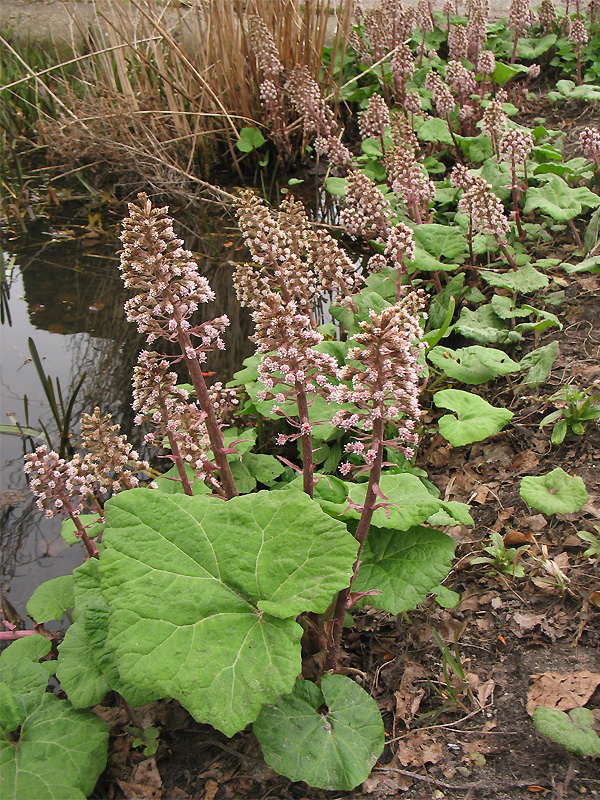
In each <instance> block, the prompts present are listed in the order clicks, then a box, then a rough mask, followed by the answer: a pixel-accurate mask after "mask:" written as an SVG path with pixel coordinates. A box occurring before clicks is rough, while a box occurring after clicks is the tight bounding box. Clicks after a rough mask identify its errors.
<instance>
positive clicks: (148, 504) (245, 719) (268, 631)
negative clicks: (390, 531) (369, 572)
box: [100, 489, 357, 736]
mask: <svg viewBox="0 0 600 800" xmlns="http://www.w3.org/2000/svg"><path fill="white" fill-rule="evenodd" d="M106 518H107V523H106V531H105V534H104V544H105V548H106V549H105V550H104V551H103V553H102V555H101V560H100V570H101V578H102V591H103V594H104V596H105V598H106V600H107V602H108V604H109V606H110V609H111V615H110V626H109V632H108V644H109V647H110V648H111V649H112V650H113V652H114V654H115V657H116V661H117V666H118V668H119V671H120V673H121V677H122V679H123V680H124V681H126V682H128V683H131V684H134V685H141V686H148V687H149V688H151V689H153V690H154V691H156V692H159V693H161V694H162V696H170V697H175V698H177V699H178V700H179V701H180V702H181V704H182V705H183V706H185V708H187V709H188V711H190V713H191V714H193V715H194V717H196V719H197V720H198V721H202V722H208V723H210V724H212V725H213V726H214V727H216V728H218V729H219V730H222V731H223V732H224V733H225V734H226V735H228V736H231V735H233V734H234V733H236V732H237V731H239V730H241V729H242V728H244V727H245V726H246V725H247V724H248V723H249V722H252V721H253V720H254V719H255V718H256V715H257V714H258V712H259V710H260V708H261V706H262V705H263V704H264V703H268V702H273V701H274V700H275V698H276V697H277V696H278V695H280V694H282V693H285V692H288V691H290V690H291V688H292V686H293V683H294V679H295V677H296V675H297V674H298V673H299V671H300V668H301V665H300V639H301V637H302V628H301V627H300V626H299V625H298V624H297V623H296V621H295V618H296V616H297V615H298V614H300V613H301V612H302V611H305V610H308V611H315V612H317V613H319V612H323V611H324V610H325V609H326V608H327V606H328V605H329V604H330V602H331V598H332V596H333V595H334V594H335V593H336V592H338V591H339V590H340V589H342V588H344V587H345V586H347V584H348V580H349V576H350V574H351V572H352V565H353V563H354V560H355V558H356V552H357V543H356V540H355V539H354V537H353V536H352V535H351V534H350V533H349V532H348V531H347V529H346V526H345V525H343V524H342V523H340V522H338V521H336V520H333V519H331V518H330V517H329V516H327V515H326V514H324V513H323V512H322V511H321V509H320V508H319V506H318V504H317V503H315V502H314V501H312V500H311V499H310V498H309V497H308V496H307V495H306V494H304V493H302V492H298V491H278V492H266V491H264V492H258V493H257V494H251V495H245V496H243V497H234V498H233V499H231V500H229V501H228V502H227V503H223V502H222V501H220V500H218V499H215V498H210V497H188V496H186V495H171V496H169V497H165V496H164V495H162V496H159V495H158V494H157V493H152V492H148V491H147V490H145V489H133V490H131V491H127V492H122V493H121V494H119V495H117V496H116V497H114V498H112V499H111V500H109V501H108V502H107V504H106ZM267 667H268V668H267Z"/></svg>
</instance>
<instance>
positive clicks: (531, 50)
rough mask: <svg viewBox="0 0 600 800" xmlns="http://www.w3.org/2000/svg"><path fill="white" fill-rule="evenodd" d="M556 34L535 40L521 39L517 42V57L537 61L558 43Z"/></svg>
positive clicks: (548, 34) (549, 34)
mask: <svg viewBox="0 0 600 800" xmlns="http://www.w3.org/2000/svg"><path fill="white" fill-rule="evenodd" d="M556 39H557V36H556V34H555V33H547V34H546V35H545V36H538V37H536V38H535V39H526V38H520V39H519V40H518V41H517V55H518V56H519V58H525V59H527V60H528V61H535V59H536V58H539V57H540V56H541V55H543V54H544V53H547V52H548V50H550V48H551V47H552V46H553V45H554V44H555V43H556Z"/></svg>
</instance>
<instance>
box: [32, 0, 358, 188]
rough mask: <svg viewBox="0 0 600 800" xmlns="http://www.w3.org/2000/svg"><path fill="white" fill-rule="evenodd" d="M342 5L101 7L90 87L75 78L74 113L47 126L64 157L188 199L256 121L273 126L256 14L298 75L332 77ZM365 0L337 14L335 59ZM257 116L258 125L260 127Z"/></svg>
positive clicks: (152, 2)
mask: <svg viewBox="0 0 600 800" xmlns="http://www.w3.org/2000/svg"><path fill="white" fill-rule="evenodd" d="M330 6H331V0H306V2H304V3H302V4H301V3H300V2H299V0H246V2H242V0H231V1H230V2H223V0H193V2H191V3H190V4H189V5H187V6H185V7H182V6H181V4H180V3H175V2H171V0H168V1H167V2H166V3H165V2H162V0H161V2H159V0H126V1H125V2H115V1H114V0H95V10H96V24H95V25H94V26H93V27H92V29H91V32H89V33H88V34H87V35H88V46H89V48H90V50H91V52H92V57H90V58H89V59H86V60H85V61H79V62H78V63H77V69H78V77H79V78H80V81H79V82H77V83H76V82H74V81H73V80H70V81H69V82H65V86H64V89H65V95H66V97H67V98H68V100H67V102H66V104H67V105H68V108H69V112H68V113H62V114H61V115H60V116H59V118H58V121H57V122H53V123H50V124H47V123H44V124H43V125H42V136H43V139H44V141H45V143H46V144H47V145H48V147H49V148H50V150H51V151H52V152H53V153H54V156H55V157H56V156H58V157H59V158H65V157H66V156H67V154H68V156H69V162H70V163H72V161H73V159H74V158H75V159H76V160H77V161H79V162H80V163H91V162H97V161H98V160H99V159H100V160H102V161H104V162H106V163H107V164H108V165H109V167H110V168H112V170H113V171H114V175H115V179H116V178H117V176H118V180H119V182H121V183H123V184H124V185H126V186H127V188H128V189H131V188H135V187H140V186H144V187H145V188H147V187H148V186H150V187H152V188H153V189H154V190H155V191H158V192H161V193H168V194H171V195H173V194H174V193H178V194H180V196H181V195H184V196H185V195H187V196H188V197H189V196H190V195H191V194H192V192H193V191H194V190H195V189H196V188H197V186H196V187H195V186H194V184H196V185H197V183H198V180H202V179H206V178H207V177H208V176H209V172H210V169H211V167H212V165H213V163H214V162H215V161H216V160H218V159H219V158H220V157H221V156H224V155H227V157H228V158H229V160H231V161H233V163H234V164H236V165H237V155H239V154H237V155H236V152H237V151H236V150H235V148H234V144H235V142H236V141H237V139H238V134H239V131H240V129H241V128H242V127H244V126H246V125H248V124H254V122H256V123H258V124H259V125H260V124H261V123H262V122H263V119H264V117H263V111H262V109H261V105H260V99H259V81H260V76H259V75H258V74H257V64H256V54H255V53H254V52H253V51H252V45H251V43H250V36H249V34H248V31H247V19H248V16H250V15H258V16H259V17H261V18H262V19H263V20H264V21H265V23H266V25H267V26H268V28H269V30H270V31H272V33H273V37H274V41H275V44H276V45H277V47H278V49H279V52H280V54H281V60H282V62H283V64H284V66H285V68H286V69H291V67H293V66H294V65H296V64H305V65H306V66H308V68H309V70H310V72H311V74H312V75H313V76H314V77H315V78H316V79H317V80H319V81H320V83H321V85H322V89H323V90H324V91H325V92H330V91H331V90H333V89H334V88H335V87H334V85H333V75H332V69H333V64H334V61H335V58H332V59H331V65H332V66H331V68H330V71H327V70H326V71H325V72H323V73H322V72H321V67H322V50H323V44H324V40H325V33H326V27H327V22H328V19H329V16H330ZM352 6H353V3H352V2H350V1H349V0H346V2H342V3H341V4H340V5H339V7H338V10H337V17H336V19H337V27H336V31H335V33H334V40H333V50H334V53H335V52H336V51H338V50H339V49H340V48H343V47H344V42H345V38H346V34H347V33H348V32H349V29H350V25H351V21H352V18H351V13H352ZM253 121H254V122H253Z"/></svg>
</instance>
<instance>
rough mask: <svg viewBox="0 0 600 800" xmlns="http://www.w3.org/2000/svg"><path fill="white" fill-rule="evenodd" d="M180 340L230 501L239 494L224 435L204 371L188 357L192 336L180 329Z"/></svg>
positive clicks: (191, 348) (191, 346)
mask: <svg viewBox="0 0 600 800" xmlns="http://www.w3.org/2000/svg"><path fill="white" fill-rule="evenodd" d="M178 339H179V346H180V347H181V351H182V353H183V357H184V359H185V363H186V365H187V368H188V370H189V373H190V378H191V379H192V383H193V384H194V389H195V390H196V397H197V398H198V402H199V404H200V408H201V409H202V411H204V413H205V414H206V419H205V420H204V423H205V425H206V429H207V431H208V438H209V439H210V446H211V448H212V451H213V455H214V457H215V461H216V463H217V468H218V470H219V477H220V479H221V483H222V484H223V489H224V490H225V496H226V497H227V499H228V500H230V499H231V498H232V497H237V493H238V492H237V489H236V486H235V481H234V480H233V475H232V474H231V467H230V466H229V461H228V460H227V455H226V454H225V442H224V440H223V433H222V431H221V428H220V426H219V423H218V422H217V417H216V415H215V409H214V407H213V404H212V402H211V400H210V397H209V394H208V388H207V386H206V381H205V380H204V375H203V374H202V370H201V368H200V362H199V361H198V359H197V358H196V357H193V358H189V357H188V352H189V351H191V350H193V349H194V346H193V344H192V340H191V338H190V335H189V334H188V333H187V332H186V331H182V330H181V327H179V334H178Z"/></svg>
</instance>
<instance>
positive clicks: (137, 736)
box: [127, 725, 160, 756]
mask: <svg viewBox="0 0 600 800" xmlns="http://www.w3.org/2000/svg"><path fill="white" fill-rule="evenodd" d="M127 730H128V731H129V733H130V734H131V735H132V736H133V737H134V738H133V742H132V743H131V746H132V747H141V746H142V745H143V746H144V755H145V756H153V755H156V751H157V750H158V744H159V740H158V737H159V734H160V729H159V728H134V727H133V725H130V726H129V727H128V728H127Z"/></svg>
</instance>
